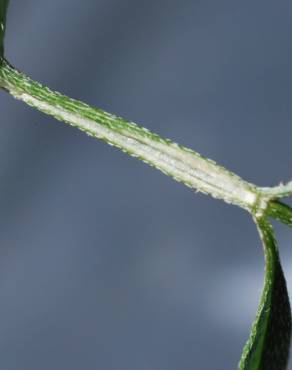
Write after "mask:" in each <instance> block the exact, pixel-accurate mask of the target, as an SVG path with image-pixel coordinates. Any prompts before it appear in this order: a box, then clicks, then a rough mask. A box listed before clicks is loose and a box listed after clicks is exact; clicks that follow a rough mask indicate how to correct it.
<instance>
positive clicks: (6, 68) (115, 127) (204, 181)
mask: <svg viewBox="0 0 292 370" xmlns="http://www.w3.org/2000/svg"><path fill="white" fill-rule="evenodd" d="M0 86H1V87H2V88H4V89H6V90H7V91H8V92H9V93H10V94H11V95H13V96H14V97H15V98H17V99H19V100H22V101H23V102H25V103H27V104H29V105H30V106H32V107H34V108H36V109H38V110H40V111H42V112H45V113H47V114H49V115H52V116H54V117H55V118H57V119H58V120H60V121H64V122H66V123H68V124H70V125H72V126H75V127H77V128H79V129H80V130H82V131H85V132H86V133H87V134H88V135H91V136H94V137H97V138H99V139H102V140H104V141H106V142H107V143H109V144H111V145H114V146H116V147H118V148H120V149H121V150H123V151H125V152H127V153H128V154H130V155H132V156H134V157H138V158H139V159H141V160H143V161H144V162H146V163H148V164H150V165H151V166H154V167H156V168H157V169H159V170H160V171H162V172H164V173H165V174H167V175H169V176H171V177H173V178H174V179H175V180H177V181H180V182H182V183H184V184H185V185H187V186H189V187H191V188H193V189H195V190H197V191H200V192H203V193H206V194H210V195H212V196H213V197H214V198H218V199H223V200H224V201H225V202H227V203H231V204H234V205H237V206H240V207H242V208H244V209H246V210H248V211H250V212H252V213H256V212H259V211H260V212H261V211H263V210H264V209H265V207H266V203H267V201H266V199H268V198H269V196H270V194H267V197H266V196H265V195H263V192H261V191H259V189H258V188H257V187H256V186H255V185H253V184H250V183H248V182H246V181H244V180H242V179H241V178H240V177H238V176H237V175H235V174H234V173H232V172H230V171H228V170H226V169H225V168H223V167H221V166H219V165H217V164H216V163H215V162H213V161H211V160H209V159H207V158H204V157H202V156H201V155H200V154H198V153H196V152H194V151H192V150H190V149H188V148H185V147H183V146H180V145H178V144H176V143H174V142H172V141H171V140H168V139H163V138H161V137H160V136H158V135H157V134H154V133H151V132H150V131H149V130H147V129H145V128H142V127H139V126H137V125H136V124H135V123H133V122H128V121H125V120H124V119H122V118H120V117H117V116H114V115H112V114H109V113H107V112H104V111H102V110H100V109H96V108H92V107H90V106H88V105H86V104H84V103H82V102H80V101H77V100H73V99H70V98H68V97H66V96H64V95H61V94H59V93H57V92H53V91H51V90H50V89H48V88H46V87H44V86H42V85H41V84H39V83H37V82H35V81H33V80H31V79H30V78H29V77H27V76H26V75H24V74H23V73H21V72H18V71H17V70H15V69H14V68H13V67H12V66H11V65H10V64H9V63H8V62H7V61H5V60H3V61H2V65H1V68H0Z"/></svg>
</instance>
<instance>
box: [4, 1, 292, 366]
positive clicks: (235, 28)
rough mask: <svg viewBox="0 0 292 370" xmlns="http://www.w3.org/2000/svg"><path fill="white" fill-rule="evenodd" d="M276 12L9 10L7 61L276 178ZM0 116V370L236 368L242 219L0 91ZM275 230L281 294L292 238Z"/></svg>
mask: <svg viewBox="0 0 292 370" xmlns="http://www.w3.org/2000/svg"><path fill="white" fill-rule="evenodd" d="M291 14H292V3H291V1H289V0H279V1H277V2H276V1H269V0H260V1H257V0H256V1H255V0H247V1H234V0H221V1H216V0H204V1H200V0H195V1H194V0H180V1H178V0H176V1H171V0H167V1H166V0H148V1H141V0H140V1H137V0H95V1H93V0H87V1H77V0H50V1H46V0H26V1H19V0H18V1H17V0H11V6H10V11H9V17H8V28H7V37H6V55H7V58H8V59H9V60H10V61H11V63H13V64H14V65H16V66H17V68H19V69H21V70H23V71H25V72H26V73H27V74H29V75H30V76H32V77H33V78H34V79H36V80H39V81H41V82H43V83H45V84H47V85H49V86H50V87H51V88H53V89H56V90H59V91H61V92H63V93H65V94H67V95H69V96H72V97H75V98H78V99H81V100H84V101H86V102H88V103H90V104H93V105H96V106H98V107H101V108H103V109H105V110H107V111H109V112H113V113H116V114H119V115H121V116H123V117H125V118H127V119H129V120H133V121H136V122H137V123H139V124H142V125H143V126H146V127H148V128H149V129H151V130H154V131H155V132H157V133H159V134H161V135H163V136H165V137H169V138H172V139H174V140H175V141H177V142H179V143H181V144H184V145H186V146H189V147H192V148H193V149H195V150H197V151H199V152H200V153H202V154H204V155H206V156H209V157H211V158H213V159H215V160H216V161H218V162H219V163H221V164H223V165H225V166H226V167H228V168H229V169H231V170H233V171H235V172H236V173H238V174H239V175H241V176H242V177H244V178H245V179H247V180H249V181H251V182H254V183H256V184H259V185H262V186H268V185H276V184H278V183H279V182H280V181H287V180H289V179H291V178H292V145H291V144H292V142H291V137H292V124H291V121H292V104H291V102H292V73H291V66H292V42H291V34H292V22H291ZM0 111H1V118H0V121H1V135H0V217H1V220H0V246H1V247H0V253H1V255H0V302H1V303H0V328H1V330H0V333H1V335H0V367H1V369H4V370H233V369H235V368H236V366H237V362H238V360H239V358H240V355H241V350H242V347H243V345H244V343H245V341H246V339H247V337H248V334H249V329H250V326H251V323H252V321H253V319H254V316H255V312H256V307H257V303H258V300H259V296H260V293H261V287H262V281H263V272H264V262H263V254H262V250H261V245H260V242H259V239H258V236H257V232H256V229H255V226H254V225H253V223H252V220H251V218H250V217H249V216H248V215H247V214H246V213H245V212H244V211H242V210H240V209H237V208H235V207H232V206H228V205H225V204H223V203H222V202H220V201H215V200H213V199H211V198H209V197H206V196H204V195H200V194H196V193H195V192H193V191H191V190H190V189H187V188H185V187H184V186H183V185H181V184H178V183H176V182H174V181H173V180H172V179H170V178H168V177H166V176H164V175H162V174H161V173H159V172H158V171H156V170H154V169H153V168H150V167H148V166H147V165H145V164H142V163H140V162H139V161H137V160H135V159H132V158H128V157H127V156H126V155H125V154H123V153H121V152H120V151H118V150H117V149H113V148H111V147H109V146H107V145H106V144H104V143H102V142H99V141H97V140H95V139H92V138H89V137H87V136H86V135H84V134H83V133H81V132H78V130H76V129H73V128H70V127H67V126H66V125H65V124H63V123H60V122H57V121H56V120H54V119H53V118H50V117H46V116H45V115H43V114H40V113H38V112H36V111H34V110H32V109H31V108H28V107H26V106H25V105H24V104H22V103H19V102H17V101H14V100H13V99H12V98H11V97H9V96H8V95H6V94H5V93H4V92H1V93H0ZM276 231H277V235H278V238H279V244H280V249H281V253H282V261H283V265H284V269H285V272H286V276H287V282H288V286H289V289H290V293H291V294H290V295H291V296H292V234H291V230H290V231H289V229H288V228H286V227H281V226H280V225H278V224H277V225H276ZM291 368H292V367H290V369H291Z"/></svg>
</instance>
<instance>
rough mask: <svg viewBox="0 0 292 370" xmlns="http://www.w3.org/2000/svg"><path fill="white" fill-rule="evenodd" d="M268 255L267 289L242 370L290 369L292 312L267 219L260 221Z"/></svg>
mask: <svg viewBox="0 0 292 370" xmlns="http://www.w3.org/2000/svg"><path fill="white" fill-rule="evenodd" d="M257 227H258V230H259V233H260V236H261V240H262V243H263V247H264V252H265V260H266V269H265V282H264V289H263V293H262V297H261V301H260V305H259V308H258V313H257V317H256V319H255V322H254V324H253V326H252V330H251V335H250V338H249V340H248V342H247V343H246V345H245V347H244V350H243V354H242V358H241V361H240V363H239V369H240V370H285V369H286V368H287V363H288V357H289V347H290V336H291V310H290V304H289V298H288V293H287V288H286V282H285V278H284V275H283V271H282V267H281V263H280V260H279V255H278V249H277V245H276V240H275V237H274V233H273V228H272V226H271V225H270V223H269V222H268V221H267V219H265V218H260V219H258V220H257Z"/></svg>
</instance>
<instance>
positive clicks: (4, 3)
mask: <svg viewBox="0 0 292 370" xmlns="http://www.w3.org/2000/svg"><path fill="white" fill-rule="evenodd" d="M8 3H9V0H0V58H2V57H3V51H4V47H3V40H4V34H5V27H6V12H7V8H8Z"/></svg>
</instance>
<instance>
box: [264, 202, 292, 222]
mask: <svg viewBox="0 0 292 370" xmlns="http://www.w3.org/2000/svg"><path fill="white" fill-rule="evenodd" d="M266 214H267V215H268V216H270V217H273V218H274V219H275V220H278V221H280V222H283V223H284V224H286V225H288V226H290V227H292V208H291V207H289V206H288V205H287V204H284V203H281V202H279V201H271V202H269V204H268V208H267V210H266Z"/></svg>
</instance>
